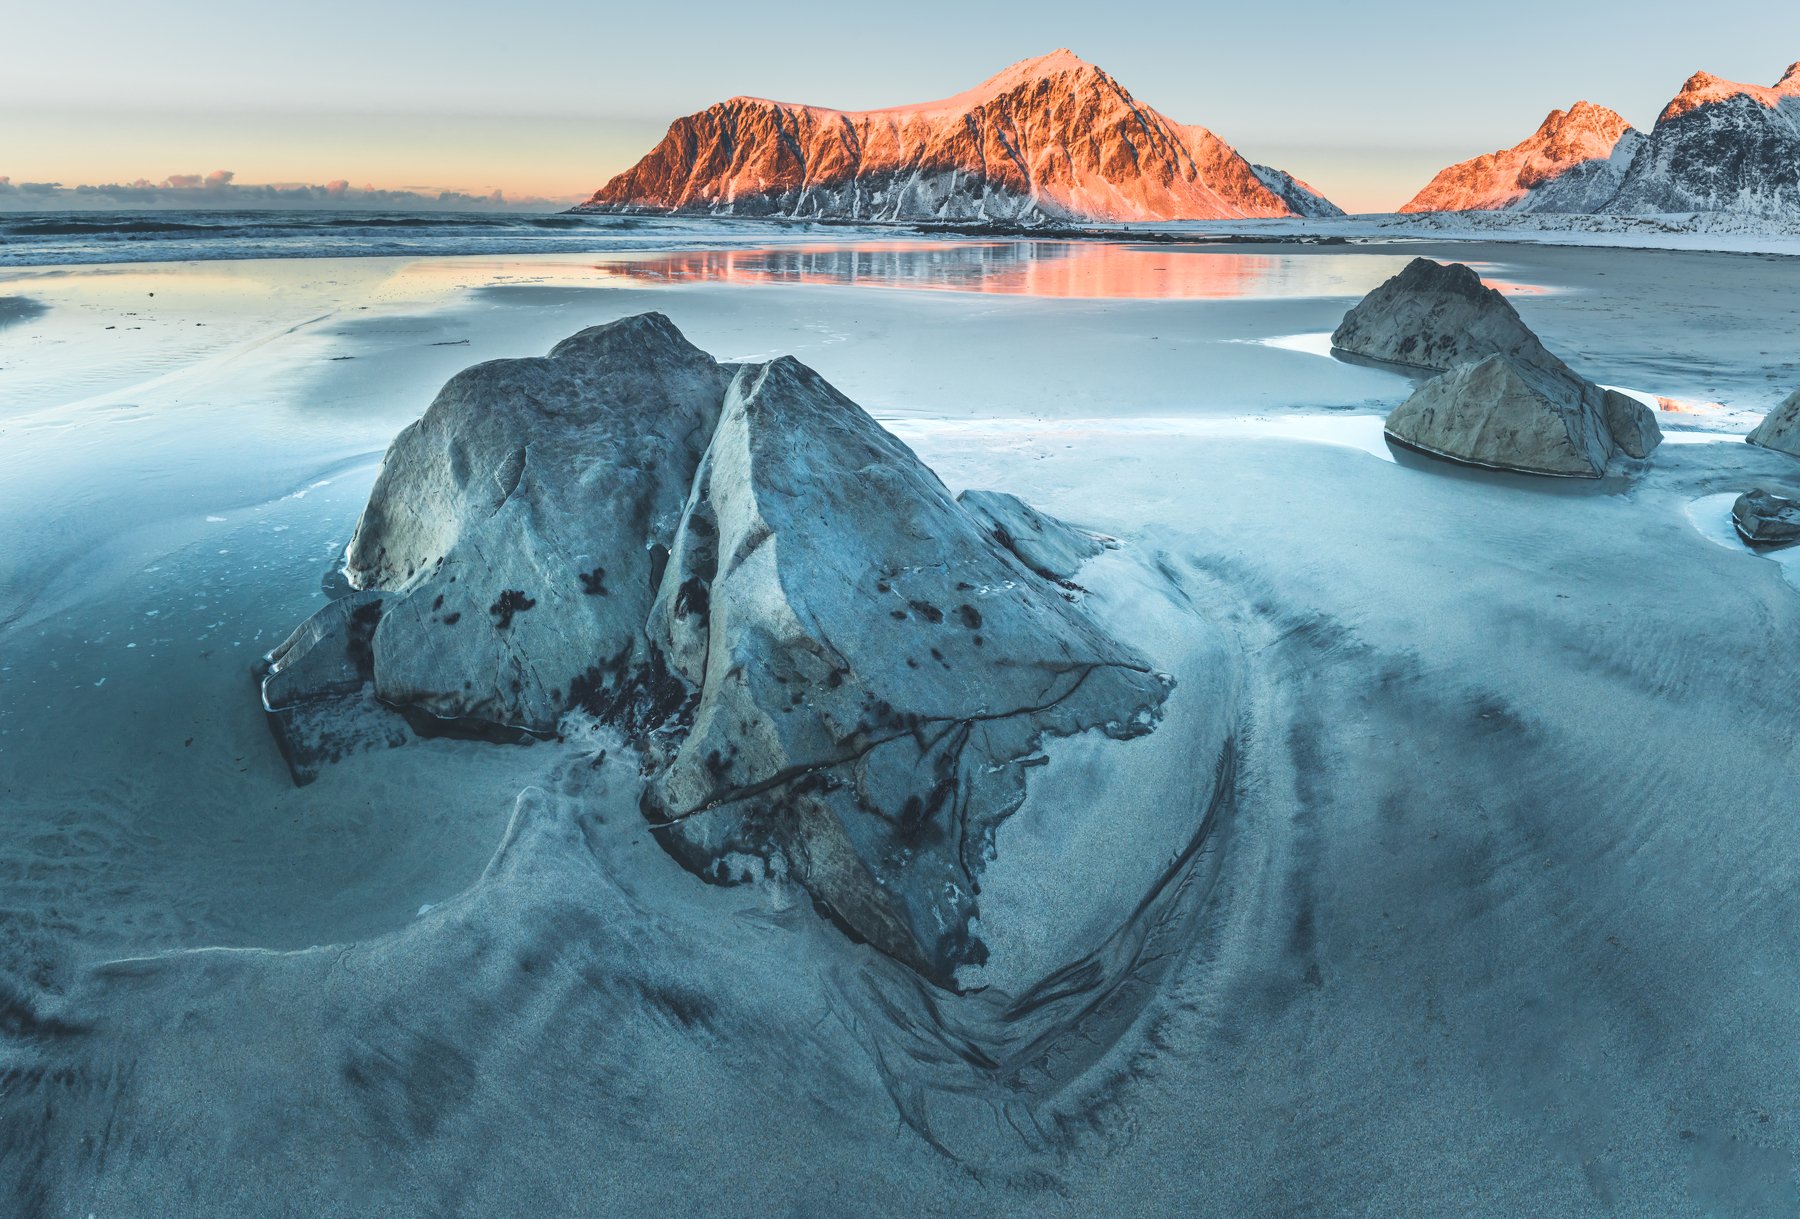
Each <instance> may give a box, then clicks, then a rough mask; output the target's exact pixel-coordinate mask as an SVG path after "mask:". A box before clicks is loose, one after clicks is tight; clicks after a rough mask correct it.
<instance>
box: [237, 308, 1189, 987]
mask: <svg viewBox="0 0 1800 1219" xmlns="http://www.w3.org/2000/svg"><path fill="white" fill-rule="evenodd" d="M1106 545H1107V543H1106V542H1105V541H1104V540H1102V539H1098V538H1094V537H1092V536H1090V535H1087V534H1084V533H1082V532H1081V531H1079V530H1076V529H1073V528H1072V527H1070V526H1068V525H1066V524H1064V523H1062V522H1060V521H1056V520H1054V519H1052V518H1049V517H1046V516H1043V515H1042V514H1039V513H1037V512H1035V511H1034V510H1032V509H1030V508H1029V507H1028V506H1027V505H1025V504H1023V503H1022V502H1020V501H1018V500H1017V499H1015V498H1013V497H1011V496H1006V495H1000V494H997V493H969V494H966V495H965V499H964V502H962V503H959V502H958V501H957V500H956V499H954V498H952V496H951V495H950V493H949V492H948V490H947V489H946V488H945V487H944V485H943V484H942V483H941V482H940V481H939V480H938V479H937V477H936V476H935V475H934V474H932V473H931V471H930V470H929V469H927V468H926V467H925V466H924V465H923V464H921V463H920V462H919V461H918V459H917V458H916V457H915V456H914V455H913V454H912V452H911V451H910V450H909V449H908V448H907V447H906V446H905V445H904V444H902V443H901V442H900V441H899V440H897V439H896V438H894V437H893V436H892V435H890V434H889V433H887V432H886V431H884V430H883V429H882V428H881V427H880V426H879V425H878V424H876V423H875V421H874V420H873V419H871V418H870V417H869V416H868V415H867V414H866V413H865V412H863V411H862V409H861V408H859V407H858V406H857V405H856V404H855V403H853V402H851V401H850V400H849V399H848V398H846V397H844V396H843V395H842V394H840V393H839V392H838V391H837V390H835V389H834V388H832V387H831V386H830V385H829V384H827V383H826V382H825V381H824V380H823V379H822V378H821V377H820V376H819V375H818V374H817V373H815V372H813V371H812V370H811V369H809V368H807V367H805V366H804V365H802V364H800V363H798V362H796V361H794V360H793V359H791V358H785V357H784V358H781V359H777V360H773V361H771V362H768V363H764V364H745V365H742V366H732V365H722V364H718V363H716V362H714V361H713V360H712V359H711V358H710V357H709V356H707V355H706V354H705V353H703V352H701V351H699V350H698V349H697V348H695V347H693V346H692V345H691V344H689V343H688V342H687V341H686V340H685V339H684V338H683V337H682V336H681V335H680V333H679V332H678V331H677V330H676V329H675V327H674V326H673V324H672V323H670V322H669V321H668V319H666V318H664V317H662V316H661V315H659V314H646V315H643V316H640V317H634V318H627V319H625V320H623V321H620V322H616V323H613V324H611V325H608V326H602V327H596V328H594V329H592V330H588V331H584V332H582V333H581V334H578V335H576V336H574V337H573V338H571V339H568V340H566V341H565V342H563V343H561V344H559V345H558V346H557V347H556V348H555V349H554V351H553V352H552V353H551V355H550V356H549V357H548V358H546V359H537V360H502V361H494V362H491V363H488V364H483V365H479V366H477V367H475V368H472V369H469V370H467V371H466V372H464V373H461V374H459V375H458V376H457V377H455V378H453V379H452V380H451V381H450V383H449V384H448V385H447V386H446V387H445V389H444V390H443V392H442V393H441V394H440V395H439V397H438V399H437V400H436V401H435V402H434V403H433V404H432V406H431V408H430V409H429V410H428V411H427V412H426V414H425V416H424V417H423V418H421V419H420V420H419V421H418V422H417V423H416V424H414V425H412V426H411V427H409V428H408V429H406V431H404V432H403V433H402V434H401V435H400V436H399V437H398V438H397V439H396V440H395V442H394V444H393V447H392V448H391V449H390V451H389V453H388V456H387V459H386V461H385V463H384V466H383V469H382V473H381V475H380V477H379V478H378V480H377V482H376V485H375V488H374V491H373V492H372V494H371V497H370V501H369V505H368V507H367V508H366V509H365V511H364V513H363V517H362V520H361V522H360V523H359V525H358V527H357V531H356V536H355V540H354V542H353V543H352V544H351V547H350V551H349V555H348V562H347V571H348V575H349V577H350V581H351V583H352V584H353V586H354V587H355V588H356V589H357V590H358V591H357V592H356V593H355V594H353V596H352V597H351V598H347V599H345V600H344V601H341V602H337V603H334V604H333V605H332V606H329V607H327V608H326V609H325V610H323V611H321V612H320V614H319V615H317V616H316V617H315V618H314V619H312V620H311V621H309V622H308V623H307V624H305V625H304V626H302V627H301V628H300V630H299V631H297V632H296V633H295V635H294V636H293V637H292V638H291V639H290V640H289V641H288V642H287V643H285V644H284V645H283V646H282V647H281V648H280V649H277V651H276V652H275V653H273V654H272V656H271V666H270V669H269V673H268V676H267V678H266V681H265V705H267V706H268V707H270V708H271V711H272V722H273V724H274V727H275V728H276V731H277V735H278V736H280V737H281V738H282V740H283V743H284V748H285V749H286V752H287V755H288V757H289V759H290V763H291V764H292V765H293V766H294V769H295V774H296V778H297V779H303V778H304V777H305V776H306V773H307V772H308V771H309V769H316V767H317V765H318V764H320V762H322V761H326V760H329V759H330V757H332V756H335V755H336V754H339V753H342V752H343V751H344V750H345V749H349V748H357V747H364V746H368V745H376V744H381V743H384V741H383V740H381V739H369V734H368V732H367V725H366V723H365V722H364V719H363V717H362V716H361V715H360V712H359V714H358V716H355V717H346V708H347V707H351V706H354V707H357V708H362V707H365V706H366V705H367V704H368V701H369V698H370V696H371V695H372V696H373V698H374V699H375V700H379V702H380V703H382V704H386V705H387V706H389V707H391V708H394V709H396V710H399V711H401V712H403V713H405V714H406V716H407V718H408V721H409V722H411V723H412V725H413V726H414V728H415V729H418V730H421V731H457V732H464V733H471V734H477V735H491V736H497V737H501V738H506V737H507V736H508V735H509V734H510V735H512V736H514V737H516V736H517V735H518V734H519V733H521V732H525V733H539V734H548V733H552V732H555V731H556V730H557V728H558V725H559V723H560V722H562V721H563V718H564V717H565V716H566V715H569V714H571V713H573V714H577V715H582V716H591V717H594V718H597V719H599V720H600V721H602V722H603V723H605V724H608V725H611V726H613V727H615V728H617V729H618V730H619V731H620V732H621V733H622V734H623V735H624V736H625V737H626V739H627V740H629V741H630V742H631V743H632V744H634V745H635V746H636V747H638V749H639V750H641V753H642V758H643V767H642V769H643V776H644V780H645V788H644V793H643V798H642V801H641V808H642V810H643V812H644V815H645V816H646V817H647V818H648V819H649V821H650V823H651V825H652V826H653V827H654V829H655V832H656V833H657V835H658V836H659V840H660V841H661V842H662V843H663V845H664V846H665V847H666V848H667V849H668V850H669V851H670V852H671V853H672V854H674V855H675V856H676V858H678V859H679V860H681V861H682V862H683V863H684V864H685V865H686V866H687V867H689V868H690V869H692V870H694V871H696V872H698V873H700V874H702V875H704V876H707V877H708V878H709V879H715V880H723V881H729V880H735V879H746V878H749V877H752V876H758V875H764V874H767V873H769V872H774V873H776V874H782V875H786V876H788V877H789V878H790V879H792V880H795V881H797V882H798V883H800V884H801V885H803V886H804V887H805V888H806V890H807V891H808V892H809V893H810V894H811V896H812V897H813V899H814V901H815V903H816V904H817V905H818V906H819V907H820V908H821V909H822V910H823V911H824V912H825V913H826V914H827V915H829V916H830V917H831V918H832V919H833V920H834V921H835V922H837V923H838V924H839V925H840V926H842V927H843V928H845V929H846V930H847V931H848V932H850V933H851V934H852V935H853V936H855V937H858V938H861V939H865V940H868V941H869V942H871V943H873V944H874V945H875V946H876V947H878V948H880V949H882V950H883V951H885V952H887V953H889V954H890V955H892V956H894V957H896V958H898V959H900V960H901V961H903V962H905V963H906V964H908V965H910V966H912V967H913V968H914V969H916V970H918V971H919V972H920V973H922V974H923V975H925V976H926V977H928V978H931V979H932V980H933V981H937V982H940V983H942V984H945V985H951V986H954V985H956V984H957V981H956V980H957V972H958V971H959V970H964V969H973V968H978V967H979V966H981V965H982V964H983V962H984V961H985V959H986V948H985V946H984V944H983V942H982V939H981V937H980V934H979V910H978V900H977V899H978V895H979V893H980V878H981V874H982V872H983V870H984V868H985V866H986V864H987V862H988V861H989V859H990V858H991V856H992V852H993V843H994V836H995V830H996V828H997V827H998V826H999V825H1000V824H1001V822H1003V821H1004V820H1005V819H1006V818H1007V817H1008V816H1009V815H1010V814H1012V813H1013V812H1014V811H1015V810H1017V809H1018V808H1019V807H1020V805H1021V803H1022V802H1023V801H1024V799H1025V796H1026V775H1027V772H1028V770H1030V769H1032V768H1034V767H1036V766H1039V765H1042V764H1043V763H1044V761H1045V758H1044V756H1043V755H1042V754H1041V753H1040V752H1039V746H1040V744H1041V743H1043V742H1044V741H1045V740H1046V739H1048V738H1052V737H1067V736H1073V735H1075V734H1079V733H1084V732H1088V731H1090V730H1097V731H1098V732H1099V733H1101V734H1104V735H1105V736H1110V737H1113V738H1117V739H1128V738H1132V737H1136V736H1141V735H1143V734H1145V733H1147V732H1149V731H1150V730H1151V728H1152V727H1153V726H1154V725H1155V724H1156V722H1157V720H1158V719H1159V717H1160V714H1161V710H1162V706H1163V703H1164V701H1165V699H1166V698H1167V697H1168V694H1169V691H1170V688H1171V686H1172V682H1171V680H1170V679H1169V678H1167V677H1164V676H1161V675H1159V674H1157V673H1156V672H1153V671H1152V669H1151V667H1150V665H1149V664H1148V663H1147V661H1146V660H1145V659H1144V658H1143V657H1142V656H1140V655H1139V654H1137V653H1136V652H1135V651H1134V650H1133V649H1132V648H1131V647H1128V646H1127V645H1125V644H1123V643H1121V642H1119V641H1118V640H1117V639H1116V638H1115V637H1114V636H1113V635H1112V634H1110V633H1109V632H1108V631H1106V630H1104V629H1102V628H1101V627H1100V626H1098V625H1097V624H1096V621H1095V620H1094V619H1093V618H1092V617H1091V616H1090V615H1089V614H1087V613H1086V612H1085V611H1084V609H1083V608H1082V605H1081V600H1082V597H1083V595H1084V590H1082V589H1081V587H1080V586H1079V585H1078V584H1077V583H1075V580H1074V577H1075V576H1076V574H1077V573H1078V571H1079V569H1080V568H1081V566H1082V565H1083V563H1084V562H1086V561H1087V560H1088V559H1089V558H1091V557H1093V556H1094V555H1096V554H1099V553H1100V552H1101V551H1102V550H1104V549H1105V547H1106ZM358 700H360V701H358ZM1220 745H1221V743H1220V742H1218V741H1211V742H1209V743H1208V748H1209V752H1208V754H1207V758H1208V764H1210V760H1211V757H1212V756H1214V755H1216V753H1217V751H1218V750H1219V748H1220Z"/></svg>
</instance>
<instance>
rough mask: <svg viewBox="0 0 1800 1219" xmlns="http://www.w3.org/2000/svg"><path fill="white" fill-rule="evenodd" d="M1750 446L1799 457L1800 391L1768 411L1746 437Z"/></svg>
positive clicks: (1796, 391)
mask: <svg viewBox="0 0 1800 1219" xmlns="http://www.w3.org/2000/svg"><path fill="white" fill-rule="evenodd" d="M1748 440H1749V441H1750V443H1751V444H1759V445H1761V446H1762V447H1763V448H1765V449H1775V450H1777V451H1779V452H1782V453H1787V454H1789V455H1790V456H1793V457H1800V389H1797V390H1795V391H1794V392H1793V393H1791V394H1789V395H1788V397H1787V401H1785V402H1783V403H1782V404H1781V405H1780V406H1778V407H1776V408H1775V409H1774V410H1772V411H1770V412H1769V413H1768V414H1767V415H1765V416H1764V417H1763V421H1762V422H1761V423H1759V424H1757V425H1756V429H1755V430H1754V431H1752V432H1751V433H1750V435H1749V437H1748Z"/></svg>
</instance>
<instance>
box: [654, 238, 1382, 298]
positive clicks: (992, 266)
mask: <svg viewBox="0 0 1800 1219" xmlns="http://www.w3.org/2000/svg"><path fill="white" fill-rule="evenodd" d="M1402 262H1404V260H1403V259H1388V258H1384V257H1381V256H1376V255H1367V254H1361V255H1332V254H1307V255H1301V256H1295V255H1267V254H1228V253H1222V252H1220V251H1218V250H1216V249H1213V248H1208V247H1204V246H1198V245H1196V246H1191V247H1183V246H1170V245H1123V244H1115V243H1111V242H1082V241H1006V242H988V243H955V244H949V243H940V242H911V243H906V242H893V243H884V244H880V245H857V246H854V247H846V246H799V247H787V248H779V249H760V250H700V251H692V252H686V253H681V254H670V255H665V256H661V257H651V258H646V259H642V260H633V261H630V262H627V263H625V264H623V265H621V266H620V268H619V270H620V271H621V272H622V273H623V274H625V275H627V276H629V277H631V278H636V279H655V280H663V281H669V280H674V281H682V280H709V281H719V282H725V283H742V284H847V285H856V286H858V287H866V288H910V289H915V290H935V291H944V292H997V293H1003V294H1006V295H1012V296H1051V297H1085V298H1125V299H1167V298H1171V297H1173V298H1186V299H1225V298H1237V297H1284V296H1285V297H1292V296H1350V295H1355V294H1356V293H1358V292H1362V291H1365V290H1366V289H1367V288H1368V287H1372V286H1373V285H1374V284H1376V283H1379V282H1380V280H1381V278H1382V277H1383V276H1385V275H1389V274H1392V273H1393V271H1394V270H1396V269H1397V268H1398V266H1399V264H1400V263H1402ZM1390 263H1391V264H1393V265H1392V266H1390Z"/></svg>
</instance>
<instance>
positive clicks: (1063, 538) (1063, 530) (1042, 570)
mask: <svg viewBox="0 0 1800 1219" xmlns="http://www.w3.org/2000/svg"><path fill="white" fill-rule="evenodd" d="M956 502H957V503H959V504H961V505H962V506H963V509H964V511H966V512H968V514H969V515H970V516H972V517H974V518H975V519H976V520H977V521H979V522H980V523H981V524H982V525H984V526H986V527H987V530H988V532H989V533H990V534H992V535H993V538H994V540H995V541H996V542H998V543H1000V545H1002V546H1004V547H1006V549H1008V550H1010V551H1012V552H1013V554H1015V555H1017V556H1018V558H1019V561H1020V562H1022V563H1024V564H1025V566H1027V567H1029V568H1031V570H1032V571H1034V572H1036V573H1037V574H1038V575H1040V576H1042V577H1044V579H1046V580H1055V581H1056V582H1058V583H1059V584H1061V583H1066V582H1068V581H1069V580H1071V579H1073V578H1074V576H1075V573H1076V572H1077V571H1079V570H1080V569H1081V565H1082V564H1083V563H1086V562H1087V561H1088V560H1089V559H1091V558H1093V557H1094V556H1095V555H1097V554H1099V553H1100V552H1102V551H1103V550H1105V549H1106V548H1107V546H1108V545H1109V542H1108V539H1106V538H1102V537H1098V536H1096V535H1094V534H1091V533H1084V532H1082V531H1081V530H1079V529H1076V528H1074V527H1073V526H1071V525H1068V524H1066V523H1064V522H1062V521H1059V520H1057V519H1056V518H1055V517H1050V516H1045V515H1044V514H1043V513H1041V512H1039V511H1038V510H1037V509H1036V508H1033V507H1032V506H1031V505H1030V504H1028V503H1026V502H1025V501H1024V500H1022V499H1020V498H1019V497H1018V496H1016V495H1008V494H1006V493H1005V492H1003V491H964V492H963V493H962V494H961V495H959V496H957V497H956Z"/></svg>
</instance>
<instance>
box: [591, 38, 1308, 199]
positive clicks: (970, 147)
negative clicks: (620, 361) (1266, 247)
mask: <svg viewBox="0 0 1800 1219" xmlns="http://www.w3.org/2000/svg"><path fill="white" fill-rule="evenodd" d="M1265 175H1267V176H1265ZM1308 209H1329V211H1320V210H1308ZM577 210H578V211H618V212H684V213H699V214H705V215H735V216H783V217H820V218H824V217H832V218H845V219H857V220H992V221H1008V222H1025V223H1035V222H1041V221H1055V220H1113V221H1120V220H1210V219H1224V218H1233V219H1236V218H1245V217H1260V216H1292V215H1320V214H1331V213H1336V211H1337V209H1336V208H1334V207H1332V205H1331V204H1330V203H1328V202H1326V201H1325V200H1324V199H1323V198H1321V197H1320V196H1319V195H1318V194H1317V192H1315V191H1312V190H1310V189H1309V188H1307V187H1306V186H1305V185H1304V184H1302V183H1299V182H1297V181H1295V180H1294V179H1293V178H1291V177H1289V176H1288V175H1286V174H1283V173H1280V171H1278V170H1263V171H1261V172H1260V173H1259V171H1258V170H1257V168H1256V167H1254V166H1252V165H1251V164H1250V163H1249V162H1248V161H1246V160H1245V159H1244V158H1243V157H1241V156H1239V155H1238V153H1237V152H1236V150H1235V149H1233V148H1232V147H1231V146H1230V145H1229V144H1227V143H1225V141H1223V140H1221V139H1220V138H1219V137H1218V136H1216V135H1214V134H1213V133H1212V132H1210V131H1208V130H1206V129H1205V128H1204V127H1190V126H1184V125H1182V124H1180V123H1176V122H1173V121H1172V120H1170V119H1168V118H1165V117H1164V116H1163V115H1161V114H1158V113H1157V112H1156V111H1155V110H1152V109H1151V108H1150V107H1148V106H1145V105H1143V104H1141V103H1139V102H1138V101H1137V100H1136V99H1134V98H1133V97H1132V96H1131V94H1130V93H1129V92H1127V91H1126V89H1125V87H1124V86H1123V85H1121V84H1119V82H1118V81H1116V80H1114V79H1113V78H1112V77H1111V76H1110V75H1108V74H1107V73H1106V72H1104V71H1102V70H1101V69H1099V68H1097V67H1095V66H1094V65H1093V64H1090V63H1088V62H1086V61H1085V60H1082V59H1081V58H1079V57H1078V56H1076V55H1074V54H1073V53H1071V52H1070V51H1067V50H1059V51H1053V52H1051V53H1050V54H1049V55H1045V56H1041V57H1039V58H1037V59H1028V60H1025V61H1023V62H1021V63H1017V64H1014V65H1013V66H1012V67H1010V68H1008V69H1006V70H1005V71H1004V72H1001V73H1000V74H999V75H997V76H994V77H992V78H991V79H989V80H987V81H985V82H983V83H982V84H981V85H979V86H977V87H976V88H974V89H971V90H969V91H968V92H967V93H962V94H958V95H957V96H955V97H951V98H945V99H944V100H942V101H937V102H925V103H922V104H919V105H913V106H901V107H897V108H894V109H888V110H864V111H855V112H851V111H843V110H831V109H826V108H824V107H820V106H805V105H794V104H790V103H786V102H774V101H768V100H765V99H762V98H754V97H734V98H732V99H731V100H730V101H725V102H720V103H718V104H717V105H714V106H709V107H707V108H706V109H705V110H702V111H701V112H699V113H698V114H691V115H688V116H687V117H686V118H681V119H677V120H676V121H675V122H674V123H673V124H672V125H671V126H670V127H669V132H668V134H667V135H666V136H664V137H663V140H662V142H661V143H660V144H658V145H657V146H656V147H655V148H654V149H652V150H651V151H650V153H649V155H647V156H645V157H644V159H643V160H641V161H639V162H638V163H637V164H636V165H634V166H632V167H631V168H630V169H628V170H626V171H625V172H624V173H622V174H620V175H618V176H617V177H615V178H614V179H613V180H612V181H610V182H608V183H607V184H606V185H605V186H603V187H601V188H600V189H599V190H598V191H596V192H595V193H594V197H593V198H592V199H590V200H588V202H587V203H585V204H582V205H581V207H580V208H578V209H577Z"/></svg>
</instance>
